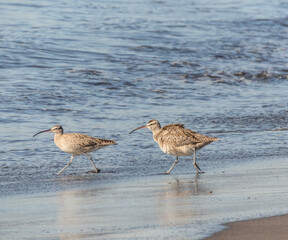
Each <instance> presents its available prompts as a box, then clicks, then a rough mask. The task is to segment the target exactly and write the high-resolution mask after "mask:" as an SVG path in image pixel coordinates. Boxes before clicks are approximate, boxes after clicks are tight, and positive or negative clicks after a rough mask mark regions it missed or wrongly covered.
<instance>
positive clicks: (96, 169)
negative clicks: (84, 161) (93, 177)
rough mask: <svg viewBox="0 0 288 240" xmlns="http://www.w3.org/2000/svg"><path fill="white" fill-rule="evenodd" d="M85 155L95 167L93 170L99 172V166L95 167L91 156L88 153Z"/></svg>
mask: <svg viewBox="0 0 288 240" xmlns="http://www.w3.org/2000/svg"><path fill="white" fill-rule="evenodd" d="M86 156H87V157H88V158H89V159H90V161H91V162H92V164H93V167H94V168H95V172H96V173H98V172H100V169H99V168H96V165H95V163H94V162H93V160H92V157H91V156H90V155H89V154H86Z"/></svg>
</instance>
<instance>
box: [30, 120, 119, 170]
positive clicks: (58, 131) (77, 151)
mask: <svg viewBox="0 0 288 240" xmlns="http://www.w3.org/2000/svg"><path fill="white" fill-rule="evenodd" d="M43 132H53V133H55V135H54V142H55V144H56V146H57V147H59V148H60V149H61V150H62V151H64V152H67V153H70V154H72V156H71V159H70V161H69V163H68V164H67V165H66V166H65V167H64V168H63V169H62V170H61V171H59V172H58V174H61V173H62V172H63V171H64V170H65V169H66V168H67V167H68V166H69V165H70V164H71V163H72V160H73V158H74V157H75V156H79V155H82V154H85V155H87V156H88V158H89V159H90V160H91V162H92V164H93V166H94V168H95V172H96V173H97V172H99V171H100V169H98V168H96V166H95V164H94V162H93V160H92V157H91V156H90V155H89V154H88V153H90V152H94V151H96V150H98V149H100V148H103V147H106V146H109V145H116V144H117V143H116V142H115V141H113V140H109V139H101V138H96V137H91V136H88V135H85V134H82V133H63V132H64V130H63V128H62V126H60V125H56V126H54V127H52V128H51V129H48V130H44V131H41V132H39V133H36V134H35V135H34V137H35V136H36V135H38V134H40V133H43Z"/></svg>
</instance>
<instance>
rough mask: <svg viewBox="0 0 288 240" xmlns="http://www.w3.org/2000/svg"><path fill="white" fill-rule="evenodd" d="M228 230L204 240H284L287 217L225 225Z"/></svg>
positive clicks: (287, 234)
mask: <svg viewBox="0 0 288 240" xmlns="http://www.w3.org/2000/svg"><path fill="white" fill-rule="evenodd" d="M225 226H227V227H228V228H227V229H225V230H223V231H221V232H219V233H216V234H215V235H213V236H212V237H208V238H206V240H223V239H231V240H251V239H253V240H272V239H273V240H286V239H287V236H288V215H283V216H277V217H269V218H261V219H255V220H247V221H241V222H235V223H228V224H225Z"/></svg>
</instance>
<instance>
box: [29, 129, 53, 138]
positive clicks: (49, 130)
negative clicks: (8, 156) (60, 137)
mask: <svg viewBox="0 0 288 240" xmlns="http://www.w3.org/2000/svg"><path fill="white" fill-rule="evenodd" d="M44 132H51V129H48V130H44V131H41V132H38V133H36V134H34V135H33V137H36V136H37V135H38V134H40V133H44Z"/></svg>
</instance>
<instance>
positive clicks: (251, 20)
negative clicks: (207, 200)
mask: <svg viewBox="0 0 288 240" xmlns="http://www.w3.org/2000/svg"><path fill="white" fill-rule="evenodd" d="M287 8H288V4H287V2H286V1H284V0H276V1H261V0H256V1H255V0H253V1H252V0H245V1H225V0H216V1H206V0H205V1H200V0H194V1H188V0H179V1H168V0H160V1H158V0H145V1H143V0H136V1H134V0H133V1H132V0H123V1H115V0H114V1H113V0H108V1H107V0H105V1H104V0H99V1H92V0H87V1H76V0H69V1H68V0H60V1H58V0H57V1H56V0H49V1H48V0H41V1H33V0H21V1H20V0H9V1H5V0H1V1H0V102H1V104H0V123H1V124H0V125H1V127H0V136H1V138H0V146H1V147H0V153H1V158H0V194H1V196H2V197H3V196H9V195H17V194H26V193H31V192H39V191H40V192H41V191H43V192H47V191H57V190H61V189H73V188H77V187H82V186H88V185H89V184H95V181H97V182H98V183H107V182H113V181H114V182H115V181H118V180H120V179H121V180H123V179H126V180H128V181H130V180H133V179H134V178H137V177H143V176H146V175H147V176H149V175H155V174H158V173H162V172H165V171H166V170H167V169H168V168H169V167H170V166H171V164H172V162H173V161H174V157H172V156H168V155H165V154H164V153H162V152H161V150H160V149H159V148H158V146H157V144H156V143H155V142H154V141H153V139H152V134H151V132H149V131H148V130H141V131H140V130H139V131H138V132H135V133H133V134H132V135H129V132H130V131H131V130H132V129H134V128H136V127H138V126H141V125H144V124H145V123H146V122H147V121H149V120H150V119H157V120H159V121H160V123H161V124H162V125H165V124H169V123H183V124H185V126H186V127H188V128H190V129H193V130H195V131H197V132H199V133H202V134H206V135H209V136H215V137H219V138H220V139H221V141H218V142H214V143H212V144H210V145H208V146H206V147H205V148H203V149H201V151H199V153H198V164H199V166H200V167H201V168H202V169H203V170H204V171H206V172H213V171H221V170H222V169H225V167H227V166H230V167H231V166H233V165H235V164H239V162H247V161H257V159H258V160H263V159H268V160H270V161H273V158H274V157H284V156H287V155H288V148H287V139H288V132H287V131H286V130H287V129H288V110H287V109H288V94H287V93H288V64H287V59H288V50H287V46H288V37H287V36H288V12H287ZM56 124H61V125H62V126H63V128H64V131H65V132H81V133H85V134H88V135H91V136H96V137H100V138H108V139H114V140H116V141H117V142H118V145H117V146H111V147H107V148H105V149H101V150H99V151H97V152H95V153H93V154H92V156H93V159H95V162H96V166H97V167H99V168H101V170H102V172H101V173H100V174H98V175H93V174H91V173H86V172H87V171H89V170H92V165H91V162H90V161H89V160H88V159H87V158H86V157H85V156H80V157H76V158H75V159H74V162H73V163H72V165H71V166H70V167H69V168H68V169H67V170H66V171H65V172H64V173H63V175H61V176H59V177H58V176H57V175H55V173H56V172H58V171H59V170H60V169H61V168H62V167H63V166H64V165H65V164H66V163H67V162H68V161H69V157H70V156H69V155H68V154H66V153H63V152H61V151H60V150H59V149H58V148H57V147H56V146H55V145H54V143H53V135H52V134H50V133H47V134H41V135H39V136H37V137H36V138H33V137H32V136H33V135H34V134H35V133H36V132H38V131H40V130H45V129H49V128H51V127H52V126H54V125H56ZM177 173H181V174H191V175H193V174H195V169H194V168H193V165H192V162H191V158H190V157H183V158H180V162H179V164H178V165H177V166H176V167H175V169H174V170H173V172H172V174H177Z"/></svg>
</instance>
